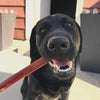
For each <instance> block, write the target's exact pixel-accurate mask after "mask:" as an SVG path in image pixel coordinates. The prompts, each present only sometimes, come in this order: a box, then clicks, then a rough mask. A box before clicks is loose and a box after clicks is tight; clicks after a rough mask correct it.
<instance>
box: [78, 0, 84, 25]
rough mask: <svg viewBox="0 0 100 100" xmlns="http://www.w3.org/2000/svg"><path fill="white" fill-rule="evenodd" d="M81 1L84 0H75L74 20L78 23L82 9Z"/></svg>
mask: <svg viewBox="0 0 100 100" xmlns="http://www.w3.org/2000/svg"><path fill="white" fill-rule="evenodd" d="M83 1H84V0H77V5H76V21H77V23H78V24H79V25H80V14H81V13H82V10H83Z"/></svg>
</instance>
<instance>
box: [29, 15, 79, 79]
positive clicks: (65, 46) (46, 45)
mask: <svg viewBox="0 0 100 100" xmlns="http://www.w3.org/2000/svg"><path fill="white" fill-rule="evenodd" d="M33 34H35V35H34V37H35V38H34V39H35V42H36V48H37V51H38V53H39V55H40V56H44V57H45V58H47V59H50V60H51V61H50V62H49V64H50V67H51V68H52V72H53V74H54V75H55V76H56V77H58V78H60V79H62V80H63V79H69V78H71V77H72V76H73V75H74V73H75V59H76V56H77V55H78V53H79V49H80V41H81V38H80V31H79V27H78V26H77V24H76V23H75V21H74V20H73V19H71V18H70V17H68V16H66V15H63V14H55V15H51V16H49V17H46V18H44V19H42V20H40V21H39V22H38V23H37V25H36V27H35V33H33ZM31 41H32V36H31ZM31 46H32V45H31ZM33 46H34V45H33ZM31 52H32V50H31ZM31 55H32V54H31ZM33 55H34V54H33Z"/></svg>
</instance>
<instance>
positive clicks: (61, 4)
mask: <svg viewBox="0 0 100 100" xmlns="http://www.w3.org/2000/svg"><path fill="white" fill-rule="evenodd" d="M76 4H77V0H51V12H50V13H51V14H55V13H63V14H66V15H69V16H70V17H72V18H73V19H75V13H76Z"/></svg>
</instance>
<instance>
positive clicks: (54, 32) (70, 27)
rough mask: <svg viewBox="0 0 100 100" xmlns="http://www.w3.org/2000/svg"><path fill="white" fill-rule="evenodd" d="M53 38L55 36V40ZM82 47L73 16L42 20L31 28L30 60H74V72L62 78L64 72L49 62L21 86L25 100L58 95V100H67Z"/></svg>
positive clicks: (43, 99)
mask: <svg viewBox="0 0 100 100" xmlns="http://www.w3.org/2000/svg"><path fill="white" fill-rule="evenodd" d="M62 38H63V39H62ZM66 38H67V39H66ZM54 39H56V43H55V40H54ZM64 39H65V40H64ZM59 41H60V42H59ZM63 41H64V43H65V44H64V43H62V44H61V45H62V47H60V46H59V44H60V43H61V42H63ZM52 42H53V43H52ZM48 45H49V46H48ZM50 46H51V47H50ZM58 48H60V49H61V50H60V49H58ZM53 49H54V50H53ZM81 49H82V35H81V31H80V28H79V26H78V24H77V23H76V22H75V21H74V20H73V19H71V18H70V17H68V16H66V15H63V14H56V15H51V16H48V17H46V18H44V19H41V20H40V21H39V22H38V23H37V24H36V26H35V27H34V28H33V29H32V34H31V38H30V57H31V63H32V62H34V61H35V60H37V59H38V58H40V57H41V56H44V57H46V58H47V59H50V60H52V59H58V60H61V61H64V60H72V59H75V64H74V72H73V73H72V74H70V75H68V76H67V74H66V75H65V76H64V77H62V75H61V76H60V75H58V74H55V73H54V71H53V68H52V66H51V65H50V64H49V63H48V64H46V65H45V66H43V67H42V68H40V69H38V70H37V71H35V72H33V73H32V74H30V75H28V76H27V77H26V78H25V79H24V81H23V84H22V87H21V92H22V96H23V100H53V99H55V98H57V97H59V99H58V100H68V94H69V89H70V87H71V84H72V83H73V80H74V78H75V74H76V71H75V70H76V65H77V61H78V60H79V54H80V52H81ZM55 50H56V51H55ZM59 95H60V96H59Z"/></svg>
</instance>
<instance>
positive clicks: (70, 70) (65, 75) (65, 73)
mask: <svg viewBox="0 0 100 100" xmlns="http://www.w3.org/2000/svg"><path fill="white" fill-rule="evenodd" d="M49 64H50V65H51V66H52V68H53V73H54V74H55V76H56V77H58V78H59V79H61V80H64V79H70V78H71V77H73V76H74V74H75V59H73V60H72V61H69V60H66V61H60V60H56V59H53V60H51V61H50V62H49Z"/></svg>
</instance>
